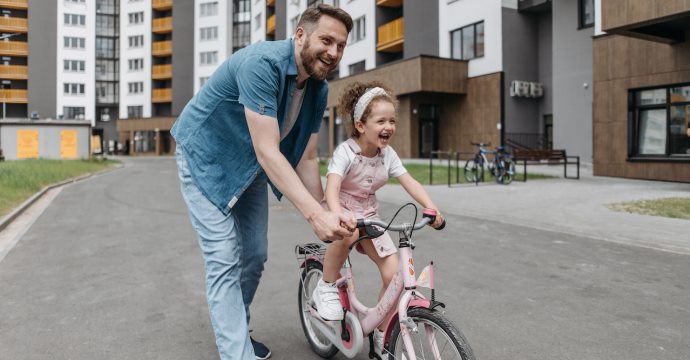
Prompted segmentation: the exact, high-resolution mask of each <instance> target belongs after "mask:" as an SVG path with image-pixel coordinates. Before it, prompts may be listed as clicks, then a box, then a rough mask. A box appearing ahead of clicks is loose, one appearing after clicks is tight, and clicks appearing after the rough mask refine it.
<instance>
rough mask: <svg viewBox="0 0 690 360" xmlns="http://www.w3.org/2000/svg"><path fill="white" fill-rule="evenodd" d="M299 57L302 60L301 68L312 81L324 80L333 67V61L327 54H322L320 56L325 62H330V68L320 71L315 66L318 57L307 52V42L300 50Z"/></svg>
mask: <svg viewBox="0 0 690 360" xmlns="http://www.w3.org/2000/svg"><path fill="white" fill-rule="evenodd" d="M300 57H301V58H302V66H304V70H305V71H306V72H307V74H309V76H310V77H311V78H313V79H316V80H326V76H328V74H329V73H330V72H331V71H332V70H333V68H334V67H335V59H333V58H331V57H330V56H328V55H327V54H325V53H324V55H323V56H322V57H323V58H324V59H326V60H330V61H331V64H332V66H329V67H327V68H326V69H320V68H318V67H317V66H316V65H317V63H318V62H320V61H321V60H319V58H318V56H317V55H316V54H313V53H312V52H310V51H309V40H308V39H307V41H305V42H304V47H303V48H302V51H301V52H300Z"/></svg>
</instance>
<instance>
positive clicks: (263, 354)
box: [249, 336, 271, 360]
mask: <svg viewBox="0 0 690 360" xmlns="http://www.w3.org/2000/svg"><path fill="white" fill-rule="evenodd" d="M249 339H250V340H251V341H252V347H253V348H254V356H255V357H256V360H266V359H268V358H270V357H271V350H268V348H267V347H266V345H264V344H262V343H260V342H258V341H256V340H254V339H253V338H252V337H251V336H250V337H249Z"/></svg>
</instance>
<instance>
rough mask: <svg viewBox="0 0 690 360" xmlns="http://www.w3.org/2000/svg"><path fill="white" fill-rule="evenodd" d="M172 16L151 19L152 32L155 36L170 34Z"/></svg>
mask: <svg viewBox="0 0 690 360" xmlns="http://www.w3.org/2000/svg"><path fill="white" fill-rule="evenodd" d="M172 28H173V27H172V16H168V17H164V18H158V19H153V25H152V30H151V31H153V32H154V33H156V34H165V33H169V32H172Z"/></svg>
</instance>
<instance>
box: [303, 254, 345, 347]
mask: <svg viewBox="0 0 690 360" xmlns="http://www.w3.org/2000/svg"><path fill="white" fill-rule="evenodd" d="M322 276H323V266H322V265H321V263H319V262H318V261H307V263H306V265H305V266H304V270H303V271H302V276H301V278H300V281H299V286H298V290H297V305H298V306H299V319H300V322H301V323H302V330H304V336H306V337H307V341H308V342H309V346H311V349H312V351H314V353H316V354H317V355H319V356H321V357H322V358H324V359H328V358H331V357H333V356H335V354H337V353H338V348H336V347H335V345H333V344H332V343H331V342H330V341H329V340H328V338H327V337H326V336H324V335H323V334H322V333H321V332H320V331H319V329H317V328H316V327H315V326H313V325H312V323H311V321H310V320H309V317H311V314H310V312H309V308H311V295H312V294H313V293H314V288H316V284H317V283H318V282H319V279H321V277H322Z"/></svg>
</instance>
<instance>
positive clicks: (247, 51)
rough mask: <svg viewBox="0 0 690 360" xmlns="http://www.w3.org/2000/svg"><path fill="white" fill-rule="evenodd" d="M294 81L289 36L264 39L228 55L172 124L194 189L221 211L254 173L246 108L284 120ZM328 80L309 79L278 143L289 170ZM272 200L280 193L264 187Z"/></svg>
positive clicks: (317, 118)
mask: <svg viewBox="0 0 690 360" xmlns="http://www.w3.org/2000/svg"><path fill="white" fill-rule="evenodd" d="M296 83H297V65H296V62H295V54H294V43H293V40H292V39H287V40H281V41H264V42H260V43H257V44H254V45H251V46H249V47H246V48H244V49H242V50H240V51H238V52H236V53H234V54H233V55H232V56H230V57H229V58H228V59H227V60H225V62H223V64H221V65H220V66H219V67H218V69H216V71H215V72H214V73H213V75H212V76H211V77H210V78H209V79H208V81H207V82H206V83H205V84H204V86H202V87H201V89H200V90H199V92H198V93H197V94H196V95H194V97H193V98H192V99H191V100H190V101H189V103H188V104H187V105H186V106H185V108H184V109H183V110H182V113H181V114H180V116H179V117H178V118H177V120H176V121H175V124H174V125H173V128H172V130H171V134H172V135H173V137H175V140H176V141H177V146H181V149H182V151H183V153H184V154H185V157H186V158H187V162H188V163H189V167H190V170H191V173H192V178H193V180H194V183H195V184H196V185H197V187H198V188H199V190H201V192H202V193H203V194H204V196H206V198H208V199H209V201H211V202H212V203H213V204H214V205H215V206H216V207H218V209H220V210H221V211H222V212H223V213H224V214H226V215H227V214H228V213H229V212H230V209H232V207H233V205H234V204H235V202H237V200H238V198H239V197H240V196H241V195H242V193H243V192H244V190H245V189H246V188H247V187H248V186H249V184H251V182H252V181H253V180H254V178H256V176H257V175H258V174H259V172H260V171H263V170H262V169H261V167H260V165H259V162H258V160H257V158H256V153H255V152H254V148H253V146H252V140H251V137H250V134H249V128H248V126H247V119H246V117H245V113H244V109H245V107H246V108H248V109H250V110H252V111H254V112H256V113H259V114H262V115H266V116H270V117H273V118H276V119H277V120H278V128H279V129H280V127H281V126H282V124H283V122H284V121H285V118H286V117H287V112H288V105H289V104H290V101H291V93H292V90H293V89H294V88H295V86H296ZM327 98H328V85H327V83H326V81H319V80H314V79H311V78H309V79H308V80H307V84H306V89H305V94H304V100H303V102H302V108H301V109H300V112H299V116H298V117H297V120H296V122H295V124H294V126H293V127H292V130H291V131H290V133H289V134H288V136H287V137H285V138H284V139H283V140H282V141H281V142H280V151H281V153H282V154H283V155H284V156H285V157H286V159H287V160H288V161H289V162H290V164H291V165H292V167H293V168H294V167H296V166H297V164H298V163H299V161H300V159H301V158H302V154H303V153H304V150H305V148H306V146H307V142H308V141H309V138H310V136H311V134H314V133H318V132H319V127H320V126H321V120H322V118H323V114H324V111H325V110H326V101H327ZM271 187H272V189H273V192H274V193H275V195H276V197H277V198H278V199H280V198H281V197H282V194H281V193H280V192H279V191H278V189H276V187H275V186H274V185H273V184H271Z"/></svg>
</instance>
